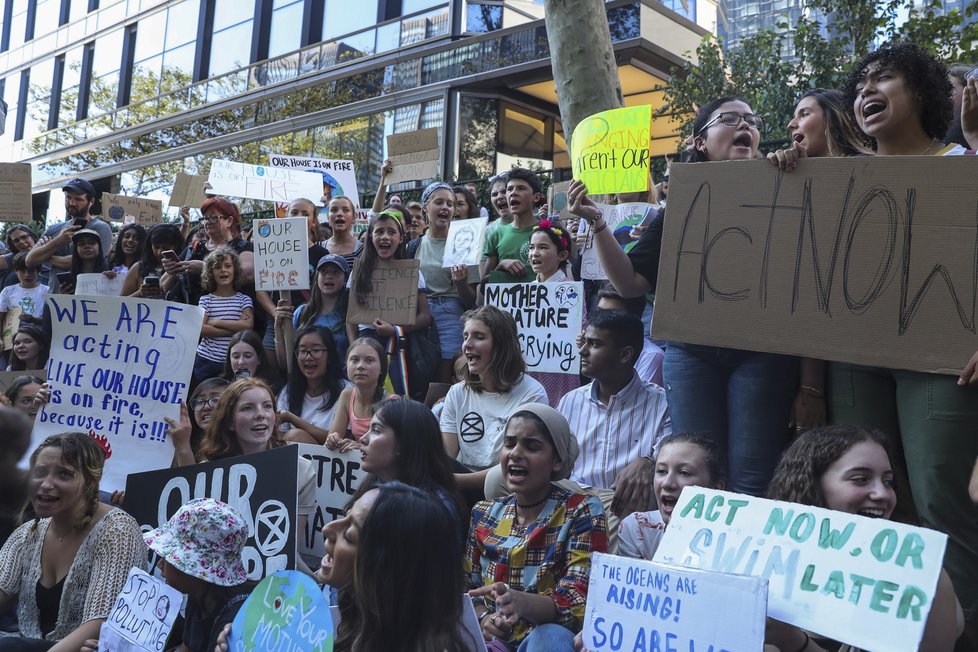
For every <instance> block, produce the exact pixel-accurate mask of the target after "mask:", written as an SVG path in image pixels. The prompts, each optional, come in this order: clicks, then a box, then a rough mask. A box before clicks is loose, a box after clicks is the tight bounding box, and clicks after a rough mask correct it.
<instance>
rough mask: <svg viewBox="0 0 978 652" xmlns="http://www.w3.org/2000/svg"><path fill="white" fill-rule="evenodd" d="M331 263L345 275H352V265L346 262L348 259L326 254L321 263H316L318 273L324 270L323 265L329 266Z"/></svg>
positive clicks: (320, 260)
mask: <svg viewBox="0 0 978 652" xmlns="http://www.w3.org/2000/svg"><path fill="white" fill-rule="evenodd" d="M330 263H332V264H334V265H336V266H337V267H339V268H340V269H341V270H342V271H343V273H344V274H349V273H350V265H349V263H347V262H346V258H344V257H343V256H337V255H336V254H326V255H325V256H323V257H322V258H320V259H319V262H318V263H316V271H317V272H318V271H319V270H320V269H322V268H323V265H328V264H330Z"/></svg>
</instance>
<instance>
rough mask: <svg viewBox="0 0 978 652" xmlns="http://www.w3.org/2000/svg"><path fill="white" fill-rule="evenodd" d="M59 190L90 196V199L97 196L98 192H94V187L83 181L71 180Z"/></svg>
mask: <svg viewBox="0 0 978 652" xmlns="http://www.w3.org/2000/svg"><path fill="white" fill-rule="evenodd" d="M61 189H62V190H64V191H65V192H68V191H71V192H76V193H79V194H85V195H91V196H92V197H96V196H98V191H96V190H95V186H93V185H92V184H91V183H89V182H88V181H85V180H84V179H72V180H71V181H69V182H68V183H66V184H65V185H64V186H62V188H61Z"/></svg>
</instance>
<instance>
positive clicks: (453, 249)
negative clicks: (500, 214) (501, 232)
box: [441, 217, 489, 267]
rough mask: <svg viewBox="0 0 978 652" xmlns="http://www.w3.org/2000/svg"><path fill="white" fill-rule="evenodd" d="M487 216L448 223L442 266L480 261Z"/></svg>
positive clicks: (470, 263)
mask: <svg viewBox="0 0 978 652" xmlns="http://www.w3.org/2000/svg"><path fill="white" fill-rule="evenodd" d="M488 223H489V218H488V217H476V218H473V219H470V220H453V221H452V222H451V223H450V224H449V225H448V242H446V243H445V257H444V258H442V263H441V266H442V267H454V266H455V265H478V264H479V263H480V262H481V261H482V245H483V242H484V241H485V237H486V225H487V224H488Z"/></svg>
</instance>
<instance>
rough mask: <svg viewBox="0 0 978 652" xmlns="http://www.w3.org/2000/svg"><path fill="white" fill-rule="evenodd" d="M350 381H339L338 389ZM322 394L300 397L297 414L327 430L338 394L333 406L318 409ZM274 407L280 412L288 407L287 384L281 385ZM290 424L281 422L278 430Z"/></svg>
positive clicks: (334, 411)
mask: <svg viewBox="0 0 978 652" xmlns="http://www.w3.org/2000/svg"><path fill="white" fill-rule="evenodd" d="M350 384H351V383H350V382H349V381H346V380H344V381H343V382H342V383H341V387H340V390H341V391H342V390H343V389H344V388H346V387H349V386H350ZM324 398H325V397H324V396H309V395H308V394H306V395H305V396H303V397H302V412H301V413H300V414H299V415H298V416H299V418H301V419H303V420H304V421H308V422H309V423H311V424H312V425H314V426H316V427H317V428H322V429H323V430H329V426H330V425H331V424H332V423H333V416H334V415H335V414H336V407H337V406H338V405H339V404H340V402H339V396H337V397H336V402H335V403H333V407H331V408H329V409H328V410H320V409H319V408H320V407H321V406H322V404H323V399H324ZM276 407H277V408H278V410H279V411H280V412H281V411H282V410H288V409H289V388H288V386H286V387H283V388H282V391H281V392H279V394H278V400H277V401H276ZM291 427H292V426H290V425H289V424H283V425H282V426H281V427H280V428H279V429H280V430H289V429H290V428H291Z"/></svg>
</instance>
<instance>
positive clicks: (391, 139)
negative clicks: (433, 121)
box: [387, 127, 439, 184]
mask: <svg viewBox="0 0 978 652" xmlns="http://www.w3.org/2000/svg"><path fill="white" fill-rule="evenodd" d="M387 158H389V159H390V160H391V162H392V163H393V164H394V171H393V172H392V173H391V174H390V175H389V176H388V177H387V183H392V184H393V183H401V182H402V181H419V180H425V179H433V178H434V177H435V175H437V174H438V158H439V152H438V129H437V128H434V127H433V128H431V129H420V130H418V131H410V132H408V133H404V134H391V135H390V136H388V137H387Z"/></svg>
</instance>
